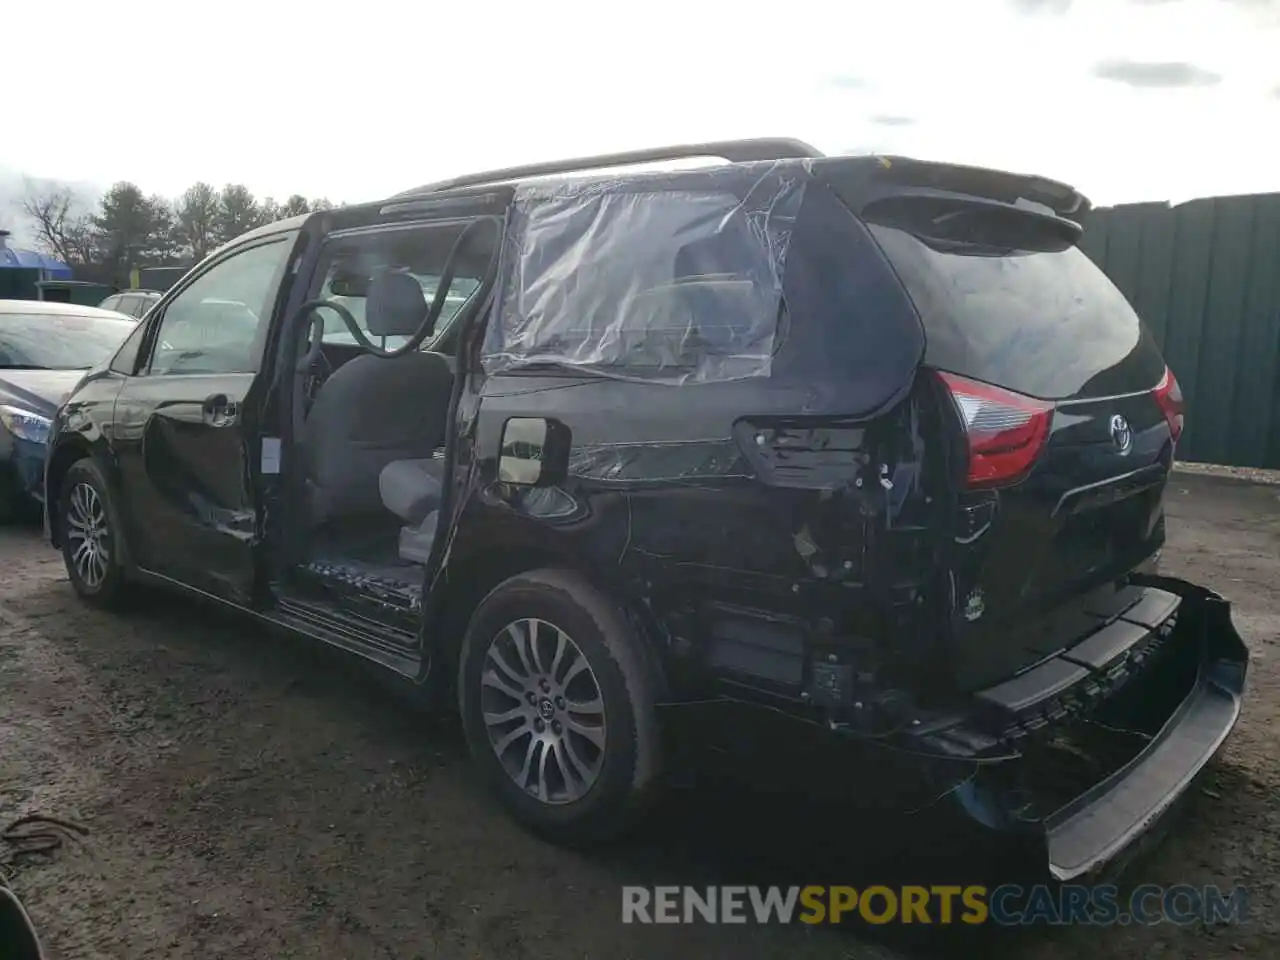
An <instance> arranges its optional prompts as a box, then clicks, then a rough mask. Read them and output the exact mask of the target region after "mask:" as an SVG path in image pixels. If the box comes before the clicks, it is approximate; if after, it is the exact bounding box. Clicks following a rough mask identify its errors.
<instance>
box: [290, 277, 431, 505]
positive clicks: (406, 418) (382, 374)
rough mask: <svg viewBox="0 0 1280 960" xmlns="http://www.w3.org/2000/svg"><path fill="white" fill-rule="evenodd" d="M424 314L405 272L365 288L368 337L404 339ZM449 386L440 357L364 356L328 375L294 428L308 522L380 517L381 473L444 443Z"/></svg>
mask: <svg viewBox="0 0 1280 960" xmlns="http://www.w3.org/2000/svg"><path fill="white" fill-rule="evenodd" d="M426 315H427V302H426V298H425V297H424V295H423V292H422V287H421V285H420V284H419V283H418V281H417V280H416V279H415V278H414V277H412V276H410V275H409V274H407V273H396V272H391V271H387V272H383V273H380V274H378V275H377V276H375V277H374V278H373V280H372V281H371V283H370V284H369V291H368V298H367V301H366V305H365V324H366V327H367V329H368V333H369V335H370V336H372V337H384V336H385V337H393V336H406V337H407V336H412V335H413V334H415V333H416V332H417V331H418V328H419V326H421V324H422V321H423V319H424V318H425V317H426ZM452 389H453V374H452V373H451V372H450V368H449V362H448V359H447V358H446V357H444V356H443V355H441V354H437V353H429V352H423V351H416V350H415V351H413V352H411V353H407V354H405V355H403V356H399V357H395V358H391V359H388V358H383V357H377V356H374V355H373V354H368V353H365V354H361V355H360V356H358V357H355V358H353V359H351V360H349V361H347V362H346V363H345V364H343V365H342V366H341V367H339V368H338V369H337V370H335V371H334V372H333V375H332V376H331V377H330V378H329V379H328V380H327V381H326V382H325V384H324V385H323V386H322V387H321V388H320V390H319V392H318V393H317V395H316V398H315V402H314V404H313V405H312V407H311V411H310V413H309V415H308V416H307V419H306V421H305V423H304V424H303V428H302V436H301V442H300V450H301V459H302V464H303V469H304V471H305V476H306V496H307V501H308V507H309V511H310V521H311V525H312V526H313V527H314V526H320V525H322V524H324V523H327V522H330V521H332V520H335V519H338V518H347V517H352V516H358V515H360V514H365V513H379V514H380V513H382V511H383V509H384V508H383V503H382V497H381V493H380V490H379V476H380V475H381V473H382V470H383V468H385V467H386V466H387V464H389V463H391V462H393V461H396V460H428V459H430V457H431V454H432V451H434V450H435V449H436V448H437V447H438V446H440V444H441V443H443V441H444V435H445V427H446V423H447V420H448V414H449V400H450V397H451V394H452Z"/></svg>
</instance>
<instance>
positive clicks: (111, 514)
mask: <svg viewBox="0 0 1280 960" xmlns="http://www.w3.org/2000/svg"><path fill="white" fill-rule="evenodd" d="M57 520H58V524H59V533H60V538H61V541H62V559H63V562H64V563H65V564H66V567H67V576H68V577H69V578H70V580H71V586H72V587H73V588H74V589H75V591H76V593H78V594H79V595H80V597H81V598H82V599H83V600H86V601H88V602H89V603H92V604H93V605H94V606H99V607H113V606H116V605H117V604H118V603H119V602H120V600H121V599H122V596H123V594H124V587H125V582H124V580H125V577H124V567H123V565H122V564H121V562H120V561H121V557H120V548H121V542H120V537H121V531H120V530H119V524H118V523H117V521H116V512H115V510H114V508H113V505H112V503H111V499H110V494H109V492H108V487H107V481H106V478H105V477H104V476H103V475H102V471H101V470H100V469H98V465H97V464H96V463H94V462H93V460H92V459H89V458H86V459H84V460H79V461H77V462H76V463H74V464H72V465H71V469H69V470H68V471H67V475H66V478H65V479H64V481H63V484H62V494H61V497H60V499H59V503H58V513H57Z"/></svg>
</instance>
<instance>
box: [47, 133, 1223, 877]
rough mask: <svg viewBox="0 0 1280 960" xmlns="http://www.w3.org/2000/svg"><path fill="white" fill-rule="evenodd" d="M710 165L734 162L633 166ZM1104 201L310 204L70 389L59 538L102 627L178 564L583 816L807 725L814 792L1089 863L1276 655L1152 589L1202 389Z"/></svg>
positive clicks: (845, 176)
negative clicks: (1161, 339)
mask: <svg viewBox="0 0 1280 960" xmlns="http://www.w3.org/2000/svg"><path fill="white" fill-rule="evenodd" d="M690 157H707V158H719V159H720V160H723V161H726V162H712V163H708V164H707V165H705V166H702V167H698V168H696V169H684V170H675V171H672V170H669V169H668V170H654V169H641V170H637V169H635V167H634V165H636V164H642V163H646V162H649V161H662V160H674V159H684V158H690ZM626 165H632V166H631V167H630V168H629V169H627V170H625V171H620V170H619V169H618V168H619V167H622V166H626ZM1088 210H1089V205H1088V202H1087V201H1086V200H1085V199H1084V197H1082V196H1081V195H1080V194H1079V193H1078V192H1077V191H1076V190H1074V189H1072V188H1070V187H1068V186H1065V185H1063V184H1061V183H1057V182H1054V181H1051V180H1046V179H1044V178H1040V177H1034V176H1023V175H1016V174H1009V173H1003V172H998V171H992V170H983V169H975V168H970V167H962V166H956V165H950V164H944V163H935V162H925V161H918V160H911V159H906V158H898V157H878V156H877V157H825V156H822V155H820V154H819V153H818V152H817V151H815V150H813V149H812V148H810V147H808V146H806V145H804V144H801V143H798V142H796V141H789V140H753V141H734V142H725V143H712V144H698V145H693V146H687V147H679V148H673V149H659V150H649V151H639V152H636V153H631V154H620V155H611V156H608V157H593V158H585V159H579V160H571V161H565V162H564V163H558V164H543V165H539V166H534V167H525V168H518V169H509V170H501V171H495V172H492V173H487V174H479V175H475V176H469V177H462V178H459V179H456V180H453V181H449V182H445V183H437V184H433V185H429V186H426V187H421V188H419V189H416V190H410V191H407V192H406V193H404V194H400V195H398V196H395V197H392V198H389V199H388V200H385V201H382V202H378V203H371V204H365V205H360V206H353V207H345V208H341V209H338V210H331V211H322V212H317V213H313V214H310V215H307V216H303V217H299V218H295V219H291V220H285V221H281V222H279V223H275V224H272V225H270V226H266V227H262V228H260V229H258V230H255V231H253V232H252V233H249V234H247V235H245V236H243V237H240V238H239V239H237V240H235V241H233V242H231V243H230V244H228V245H227V246H225V247H224V248H222V249H221V250H219V251H217V252H216V253H214V254H213V255H211V256H210V257H209V258H208V259H206V260H205V261H204V262H202V263H201V264H200V265H198V266H197V267H195V268H194V269H193V270H192V271H191V272H190V273H189V274H188V275H187V276H186V277H185V278H184V279H183V280H182V281H180V282H179V283H178V284H176V285H175V286H174V287H173V288H172V289H171V290H170V291H169V292H168V293H166V295H165V297H164V299H163V300H162V301H160V303H158V304H157V305H156V306H155V307H154V308H153V309H152V310H151V311H150V312H149V314H148V316H147V317H146V318H144V320H143V321H142V322H141V323H140V324H139V326H138V329H137V331H136V332H135V334H134V335H133V336H131V337H130V338H129V339H128V340H127V341H126V343H125V344H124V346H123V347H122V348H121V350H120V352H119V353H118V354H117V355H116V356H115V357H114V358H112V359H111V360H110V361H109V362H107V363H104V364H102V366H101V367H99V368H97V369H95V370H93V371H91V372H90V373H89V374H88V375H87V376H86V377H85V379H84V380H83V381H82V383H81V384H80V385H79V387H78V388H77V389H76V390H75V391H74V392H73V393H72V394H71V395H70V396H69V397H68V398H67V400H66V402H65V403H64V404H63V406H62V407H61V409H60V410H59V412H58V415H57V417H56V421H55V424H54V427H53V430H52V434H51V438H50V442H49V448H50V456H49V461H48V466H47V471H46V497H45V502H46V504H47V505H48V525H49V533H50V536H51V539H52V542H53V543H54V544H55V545H56V546H58V547H59V548H61V550H62V551H63V554H64V556H65V560H66V566H67V571H68V574H69V576H70V579H71V583H72V585H73V586H74V588H75V589H76V590H77V591H78V592H79V594H80V595H81V596H82V597H83V598H84V599H85V600H86V601H88V602H91V603H96V604H102V605H107V604H113V603H115V602H117V601H118V600H120V599H122V598H123V597H124V596H125V595H126V593H127V592H128V590H130V589H131V588H132V587H133V586H134V585H135V584H137V583H152V584H165V585H168V586H171V587H175V588H178V589H182V590H185V591H188V592H190V593H192V594H195V595H199V596H202V597H204V598H206V599H210V600H213V601H215V602H219V603H222V604H224V605H229V606H232V607H235V608H238V609H241V610H244V611H246V612H248V613H250V614H251V615H252V616H254V617H257V618H258V619H260V620H262V621H266V622H269V623H272V624H275V625H277V626H280V627H284V628H286V629H288V630H290V631H293V632H295V633H300V634H304V635H306V636H309V637H312V638H314V639H316V640H319V641H322V642H325V643H329V644H332V645H336V646H338V647H341V648H343V649H345V650H348V651H350V652H352V653H354V654H356V655H359V656H361V657H364V658H366V659H367V660H370V661H373V662H374V663H376V664H378V665H380V666H382V667H385V668H386V669H387V670H389V671H391V672H392V673H394V674H398V675H400V676H401V677H403V678H405V679H406V680H407V681H409V682H410V683H412V684H414V685H416V689H417V690H418V691H419V692H421V694H422V695H423V696H424V697H426V698H428V699H429V700H432V701H434V702H437V703H439V704H442V705H455V706H456V709H458V710H459V711H460V713H461V717H462V721H463V726H464V729H465V731H466V736H467V739H468V742H469V745H470V747H471V750H472V754H473V756H474V759H475V761H476V763H477V765H478V767H479V768H480V770H481V771H482V772H483V773H484V775H485V777H486V778H487V780H488V782H489V783H491V784H492V786H493V788H494V789H495V791H496V793H497V795H498V796H499V797H500V798H501V799H502V800H503V802H504V803H505V804H506V805H507V807H508V808H509V809H510V811H511V812H512V813H513V814H515V815H516V816H518V817H519V818H520V819H521V820H523V821H524V822H525V823H526V824H528V825H530V826H531V827H533V828H535V829H537V830H539V831H541V832H543V833H546V834H549V835H552V836H555V837H559V838H562V839H566V840H578V839H582V838H590V837H596V836H599V835H602V834H605V833H608V832H613V831H616V830H618V829H620V828H621V827H623V826H624V825H626V824H628V823H630V822H632V821H633V820H634V818H635V815H636V814H637V813H638V812H640V811H641V810H643V809H644V808H645V806H646V803H647V801H648V800H649V798H650V797H651V796H652V795H653V794H654V792H655V788H656V787H658V786H659V785H661V784H662V783H663V782H664V780H665V779H666V777H667V775H668V774H669V772H670V771H671V770H672V768H673V767H675V766H676V765H677V764H676V763H675V762H674V758H675V757H677V756H679V755H682V753H683V748H684V747H687V746H688V745H689V744H690V743H693V742H701V743H704V744H705V745H707V746H712V747H715V748H716V749H717V751H718V752H721V753H723V752H726V751H727V752H730V753H732V752H739V753H743V754H748V755H749V754H750V753H751V751H752V750H755V749H759V748H760V746H761V740H760V739H759V738H758V737H757V736H756V733H755V731H758V730H759V729H761V726H760V725H761V724H767V725H771V728H772V729H773V731H774V734H773V735H774V736H781V737H783V738H785V739H788V740H789V741H791V742H794V744H795V746H796V749H793V750H786V751H782V753H784V754H785V756H783V757H781V758H779V757H778V755H777V754H778V751H776V750H774V757H773V762H774V764H775V765H774V766H772V767H771V769H772V770H774V771H775V774H776V775H777V776H779V777H787V778H790V777H795V778H796V779H797V780H800V779H802V778H805V777H808V778H809V779H810V780H812V781H814V782H822V783H827V784H829V783H831V782H833V781H835V780H837V779H841V778H838V777H836V776H835V772H836V771H838V772H839V773H840V774H842V775H843V778H842V779H843V780H845V781H849V782H851V783H852V786H851V787H850V795H849V799H850V802H851V803H860V802H864V801H866V802H872V801H874V800H875V799H876V798H880V799H883V798H884V797H886V796H888V797H891V798H892V800H893V802H894V803H895V804H899V805H901V806H902V807H903V808H904V809H910V810H916V809H932V808H939V807H948V808H951V809H953V810H954V811H955V812H957V813H959V814H960V815H961V816H963V817H964V818H966V822H967V823H970V824H972V825H973V826H974V827H975V829H978V830H980V831H985V832H986V833H987V834H989V835H990V836H992V837H993V838H995V837H996V836H997V835H999V836H1000V837H1001V838H1008V837H1011V836H1012V837H1016V838H1018V842H1020V843H1026V844H1029V845H1030V847H1031V849H1032V851H1033V853H1034V854H1035V856H1036V857H1037V859H1038V862H1040V863H1042V864H1043V865H1044V868H1045V870H1046V872H1047V873H1050V874H1051V875H1052V876H1055V877H1058V878H1060V879H1061V878H1070V877H1077V876H1081V875H1084V874H1086V873H1091V872H1093V871H1096V870H1099V869H1102V868H1104V867H1106V866H1108V865H1110V864H1112V863H1113V862H1115V861H1116V858H1117V856H1118V855H1119V854H1120V853H1122V852H1123V851H1125V850H1127V849H1130V848H1131V847H1132V841H1133V840H1135V839H1136V838H1137V837H1139V836H1140V835H1144V834H1146V833H1147V831H1148V829H1149V828H1150V827H1151V826H1152V824H1153V823H1155V822H1156V821H1157V820H1158V819H1159V818H1160V815H1161V814H1163V813H1164V812H1165V811H1166V810H1167V809H1168V808H1169V807H1170V806H1171V805H1172V804H1173V802H1174V801H1175V800H1176V799H1177V798H1178V797H1179V796H1180V795H1182V794H1184V793H1185V792H1186V789H1187V786H1188V784H1189V783H1190V782H1191V780H1192V778H1193V777H1194V775H1195V774H1196V773H1198V772H1199V770H1200V769H1201V768H1202V767H1203V766H1204V765H1205V764H1206V763H1207V761H1208V760H1209V759H1210V758H1211V757H1212V756H1213V755H1214V754H1215V752H1216V751H1217V750H1218V748H1219V747H1220V746H1221V744H1222V743H1223V741H1224V740H1225V738H1226V737H1227V735H1228V734H1229V732H1230V731H1231V729H1232V727H1233V726H1234V724H1235V722H1236V719H1237V716H1238V714H1239V709H1240V698H1241V696H1242V692H1243V687H1244V677H1245V672H1246V667H1247V660H1248V657H1247V653H1246V649H1245V646H1244V644H1243V643H1242V641H1241V638H1240V637H1239V635H1238V634H1237V632H1236V631H1235V629H1234V627H1233V626H1232V621H1231V615H1230V608H1229V605H1228V603H1227V602H1226V601H1225V600H1224V599H1223V598H1222V597H1220V596H1218V595H1216V594H1214V593H1212V592H1210V591H1208V590H1206V589H1203V588H1201V587H1198V586H1196V585H1194V584H1190V583H1187V582H1184V581H1181V580H1177V579H1173V578H1169V577H1164V576H1161V575H1160V574H1159V573H1158V572H1157V559H1158V556H1159V553H1160V549H1161V546H1162V544H1163V543H1164V537H1165V527H1164V525H1165V515H1164V509H1163V505H1162V502H1163V496H1164V492H1165V487H1166V484H1167V482H1168V477H1169V471H1170V469H1171V466H1172V464H1173V461H1174V451H1175V447H1176V444H1177V441H1178V437H1179V434H1180V433H1181V431H1182V428H1183V409H1182V398H1181V395H1180V393H1179V390H1178V384H1177V380H1176V379H1175V377H1174V375H1173V373H1172V372H1171V371H1169V370H1168V369H1167V367H1166V366H1165V363H1164V361H1163V359H1162V358H1161V355H1160V352H1159V350H1158V349H1157V346H1156V345H1155V343H1154V342H1153V341H1152V339H1151V336H1150V335H1149V334H1148V332H1147V331H1146V329H1145V328H1144V326H1143V324H1142V323H1141V321H1140V320H1139V318H1138V317H1137V316H1136V315H1135V313H1134V311H1133V309H1132V308H1131V306H1130V305H1129V304H1128V303H1127V302H1126V300H1125V298H1124V297H1123V296H1122V295H1121V294H1120V293H1119V292H1118V291H1117V289H1116V288H1115V286H1113V285H1112V283H1111V282H1110V281H1109V280H1108V279H1107V277H1106V276H1105V275H1104V274H1103V273H1102V272H1101V271H1100V270H1099V269H1098V268H1097V267H1096V266H1095V265H1094V264H1093V263H1092V262H1091V261H1090V260H1089V258H1088V257H1087V256H1086V255H1085V254H1084V253H1083V252H1081V250H1080V248H1079V246H1078V242H1079V240H1080V236H1081V233H1082V229H1083V227H1082V224H1083V223H1084V222H1085V220H1086V219H1087V213H1088ZM677 728H678V729H679V731H680V732H679V733H678V735H673V734H672V732H671V731H672V730H673V729H677ZM833 747H834V748H835V749H836V750H837V751H838V753H837V755H838V756H839V757H840V761H839V763H838V764H835V765H833V764H831V763H830V762H825V761H824V762H823V763H818V762H816V761H815V760H814V759H813V757H815V756H817V754H816V753H814V752H813V751H814V750H817V749H819V748H821V749H822V750H824V751H829V750H830V749H831V748H833ZM810 748H813V749H812V750H811V749H810ZM830 755H831V754H830V753H829V752H824V753H823V756H825V757H830ZM782 761H785V763H786V764H790V767H791V771H790V772H789V773H786V774H783V773H781V772H778V771H781V770H782V769H783V766H781V765H779V764H780V763H781V762H782Z"/></svg>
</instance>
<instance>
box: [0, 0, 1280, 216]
mask: <svg viewBox="0 0 1280 960" xmlns="http://www.w3.org/2000/svg"><path fill="white" fill-rule="evenodd" d="M14 7H15V9H14V10H10V11H8V12H7V13H6V15H5V22H6V30H5V33H6V36H5V38H4V40H3V41H0V49H3V59H2V61H0V62H2V63H3V68H4V69H3V75H4V77H5V79H6V81H7V83H6V84H5V88H6V98H7V99H10V100H12V98H15V97H19V98H20V97H22V96H24V95H27V96H30V97H31V108H32V111H40V112H47V119H42V118H41V117H40V116H39V113H34V112H33V113H28V114H26V116H27V117H28V118H29V119H30V120H31V124H30V126H28V127H27V128H26V129H25V130H24V131H23V132H22V134H21V135H18V136H15V135H14V133H15V130H14V123H15V121H19V122H20V118H21V117H22V116H23V113H22V112H21V111H20V110H17V109H15V108H14V107H13V106H10V108H9V109H8V110H6V117H7V121H6V123H7V130H8V135H5V134H0V166H4V167H8V168H10V169H11V170H14V169H16V170H21V171H24V172H26V173H29V174H34V175H37V176H44V177H56V178H62V179H68V180H79V181H91V182H94V183H99V184H109V183H110V182H112V181H114V180H119V179H128V180H132V181H134V182H136V183H138V184H139V185H141V186H142V188H143V189H144V190H145V191H147V192H149V193H161V194H166V195H170V196H172V195H176V194H177V193H178V192H180V191H181V190H182V189H184V188H185V187H186V186H188V185H189V184H190V183H191V182H193V181H195V180H200V179H203V180H207V181H209V182H211V183H214V184H216V185H219V186H220V185H222V184H223V183H226V182H228V181H238V182H243V183H245V184H247V185H248V186H249V187H250V188H251V189H252V190H253V191H254V192H255V193H257V194H259V195H274V196H276V197H278V198H279V197H284V196H286V195H288V194H290V193H295V192H299V193H303V194H306V195H308V196H327V197H329V198H331V199H333V200H335V201H349V202H354V201H359V200H366V199H374V198H377V197H380V196H384V195H386V194H389V193H392V192H394V191H397V190H401V189H404V188H407V187H411V186H414V185H416V184H419V183H422V182H428V181H431V180H433V179H437V178H440V177H444V176H449V175H452V174H455V173H461V172H465V171H467V170H472V169H485V168H489V167H494V166H502V165H507V164H511V163H518V162H522V161H534V160H542V159H550V158H555V157H557V156H573V155H579V154H583V153H595V152H602V151H607V150H617V149H625V148H628V147H639V146H645V145H656V144H665V143H673V142H680V141H693V140H709V139H714V138H721V137H737V136H794V137H799V138H801V139H804V140H807V141H809V142H810V143H813V144H814V145H816V146H817V147H819V148H820V149H822V150H824V151H825V152H828V153H836V152H847V151H866V150H878V151H884V152H896V153H905V154H910V155H916V156H921V157H926V158H930V159H946V160H954V161H961V162H969V163H980V164H985V165H990V166H998V167H1004V168H1009V169H1014V170H1019V171H1025V172H1036V173H1042V174H1045V175H1048V176H1054V177H1058V178H1061V179H1065V180H1068V181H1070V182H1072V183H1073V184H1075V185H1076V186H1078V187H1080V188H1081V189H1083V190H1084V191H1085V192H1086V193H1087V194H1089V195H1090V196H1091V197H1092V198H1093V199H1094V201H1095V202H1098V203H1113V202H1121V201H1129V200H1143V199H1171V200H1175V201H1176V200H1182V199H1187V198H1189V197H1192V196H1197V195H1205V194H1217V193H1243V192H1253V191H1270V190H1280V137H1277V135H1276V132H1277V130H1278V129H1280V0H880V2H872V0H828V2H805V0H788V2H779V0H771V2H769V3H767V4H765V3H758V2H757V0H740V2H735V3H720V2H712V0H680V2H668V0H642V2H638V3H627V4H617V3H607V2H601V0H595V2H581V3H579V2H576V0H535V2H523V3H519V2H513V3H509V4H508V3H483V2H481V0H469V2H467V3H461V2H458V3H445V2H440V0H437V2H435V3H422V2H409V0H358V2H354V3H336V2H334V3H316V4H297V3H292V2H290V3H286V2H283V0H252V2H246V0H219V2H217V3H209V4H176V3H173V2H172V0H164V2H159V0H63V2H62V3H60V4H59V5H58V13H57V20H58V24H57V29H56V30H55V29H53V28H52V27H51V26H50V23H49V22H48V21H47V19H46V17H45V16H44V15H43V14H39V13H37V10H38V7H37V5H35V4H32V3H30V2H25V3H16V4H15V5H14ZM198 9H203V10H205V11H207V12H206V13H203V14H200V15H197V14H196V13H195V10H198ZM15 26H16V29H11V28H13V27H15ZM23 34H25V35H26V36H27V37H29V40H22V39H19V38H20V37H21V36H22V35H23Z"/></svg>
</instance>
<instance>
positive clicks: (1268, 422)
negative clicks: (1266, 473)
mask: <svg viewBox="0 0 1280 960" xmlns="http://www.w3.org/2000/svg"><path fill="white" fill-rule="evenodd" d="M1081 246H1082V247H1083V248H1084V250H1085V251H1086V252H1087V253H1088V254H1089V255H1090V256H1091V257H1092V258H1093V260H1094V261H1095V262H1096V263H1097V264H1098V265H1099V266H1101V267H1102V268H1103V269H1104V270H1105V271H1106V272H1107V274H1108V275H1109V276H1110V277H1111V279H1112V280H1113V281H1114V282H1115V284H1116V286H1118V287H1119V288H1120V289H1121V290H1122V291H1124V293H1125V295H1126V296H1127V297H1128V298H1129V300H1130V301H1131V302H1132V303H1133V305H1134V307H1135V308H1136V309H1137V310H1138V312H1139V313H1140V314H1141V315H1142V318H1143V319H1144V320H1145V321H1146V322H1147V325H1148V326H1149V327H1150V328H1151V331H1152V333H1153V334H1154V335H1155V337H1156V339H1157V340H1158V341H1159V343H1160V347H1161V349H1162V350H1163V351H1164V355H1165V358H1166V359H1167V360H1168V362H1169V366H1170V367H1171V368H1172V369H1173V371H1174V373H1175V374H1176V375H1177V377H1178V382H1179V383H1180V384H1181V385H1182V391H1183V396H1184V397H1185V398H1186V402H1187V428H1186V433H1184V434H1183V439H1182V441H1181V443H1179V445H1178V458H1179V459H1181V460H1193V461H1200V462H1206V463H1223V464H1230V465H1232V466H1246V467H1271V468H1277V467H1280V194H1265V195H1258V196H1239V197H1212V198H1207V199H1202V200H1192V201H1190V202H1188V203H1183V204H1179V205H1178V206H1170V205H1169V204H1165V203H1139V204H1128V205H1124V206H1119V207H1108V208H1102V209H1099V210H1096V211H1094V212H1093V213H1092V214H1091V215H1090V217H1089V220H1088V222H1087V224H1086V226H1085V235H1084V241H1083V243H1082V244H1081Z"/></svg>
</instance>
